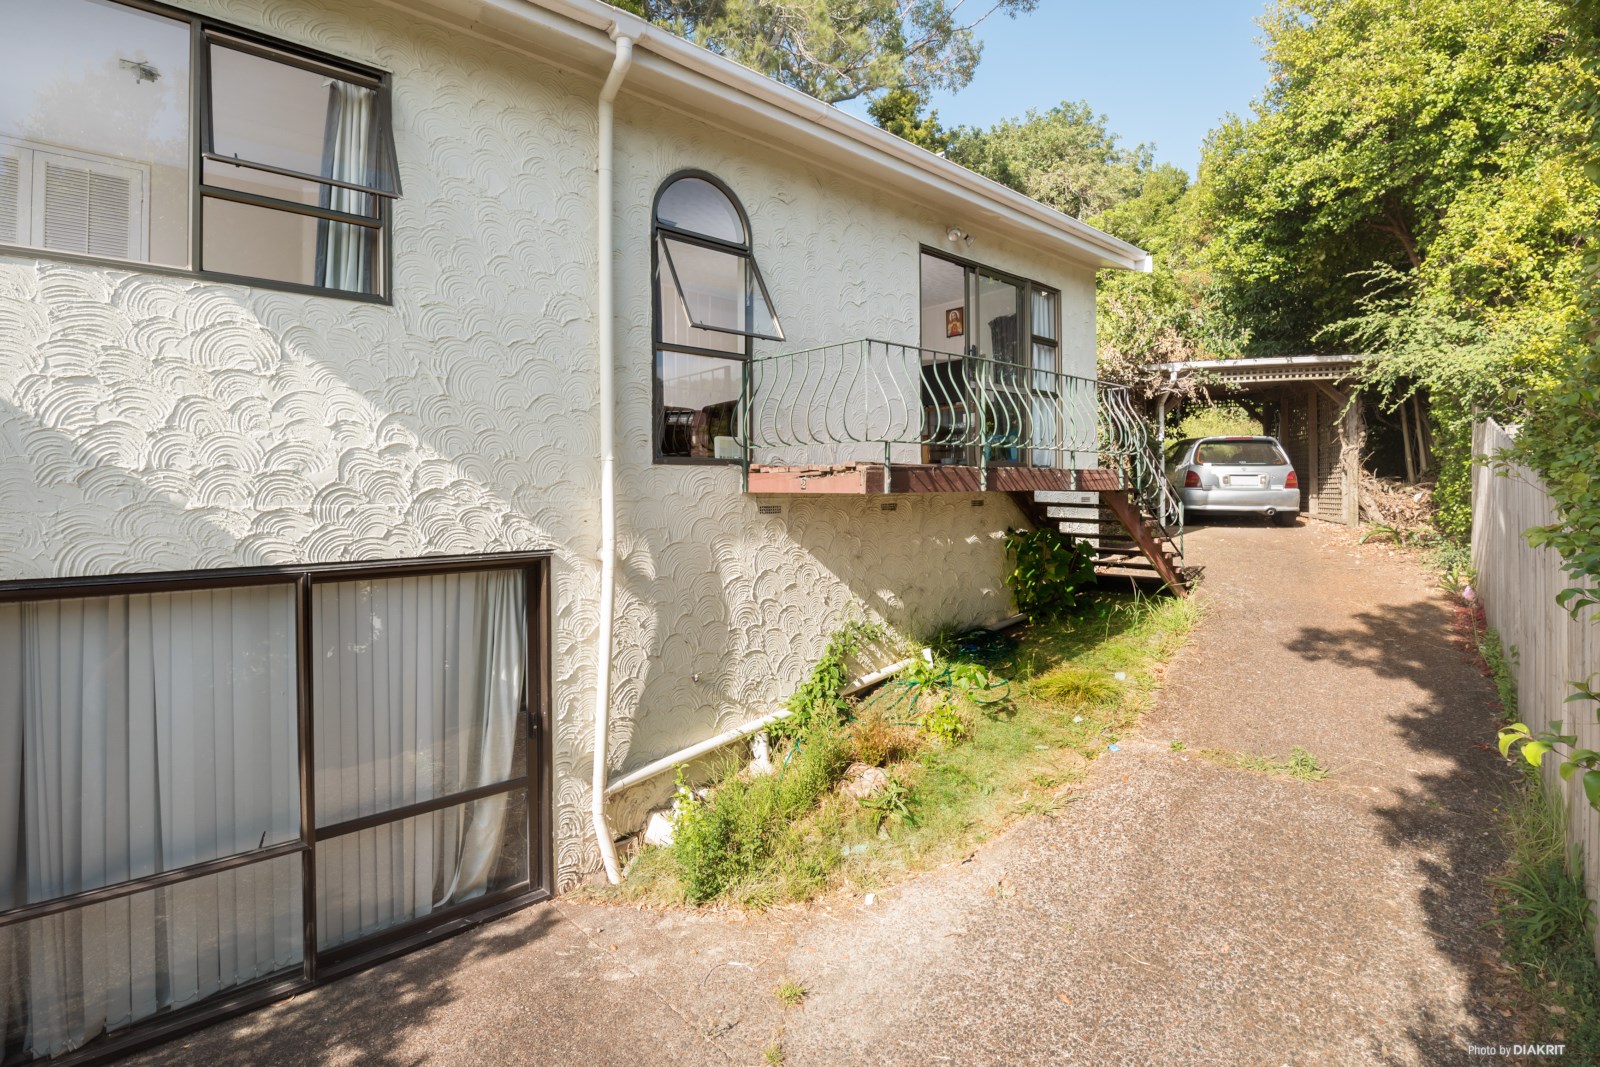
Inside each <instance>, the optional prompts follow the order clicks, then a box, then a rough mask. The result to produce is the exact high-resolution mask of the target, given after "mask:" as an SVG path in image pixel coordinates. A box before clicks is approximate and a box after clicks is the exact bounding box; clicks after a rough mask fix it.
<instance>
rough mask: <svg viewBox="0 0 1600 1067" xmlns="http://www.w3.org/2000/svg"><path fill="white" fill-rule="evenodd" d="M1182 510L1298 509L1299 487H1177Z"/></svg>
mask: <svg viewBox="0 0 1600 1067" xmlns="http://www.w3.org/2000/svg"><path fill="white" fill-rule="evenodd" d="M1178 495H1179V497H1180V498H1182V500H1183V509H1184V510H1185V511H1199V512H1206V511H1244V512H1255V513H1256V514H1265V513H1267V512H1269V511H1272V512H1290V511H1299V510H1300V490H1298V489H1180V490H1178Z"/></svg>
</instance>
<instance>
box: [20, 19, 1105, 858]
mask: <svg viewBox="0 0 1600 1067" xmlns="http://www.w3.org/2000/svg"><path fill="white" fill-rule="evenodd" d="M189 6H191V7H193V8H195V9H197V10H200V11H202V12H204V13H209V14H215V15H217V16H219V17H222V18H226V19H229V20H231V21H234V22H236V23H239V24H241V25H244V26H247V27H251V28H254V29H258V30H260V31H261V32H264V33H268V34H272V35H275V36H277V37H280V38H282V39H285V40H288V41H291V42H295V43H303V44H308V45H311V46H314V47H317V48H320V49H323V50H325V51H328V52H331V53H334V54H337V55H344V56H348V57H350V58H352V59H356V60H360V61H362V62H366V63H370V64H372V65H374V66H378V67H381V68H383V69H386V70H388V71H390V72H391V74H392V76H393V84H394V87H395V106H394V113H395V124H396V140H397V147H398V150H399V156H400V167H401V177H402V181H403V183H404V189H405V196H404V197H403V198H402V199H401V200H399V201H398V202H397V205H396V215H395V223H394V302H393V306H379V305H368V304H357V303H351V302H347V301H339V300H333V299H326V298H320V297H308V296H301V295H294V294H285V293H277V292H272V291H268V290H263V289H254V288H250V287H244V286H235V285H221V284H216V283H212V282H207V281H202V280H199V279H190V278H184V277H181V276H171V275H147V274H140V273H137V272H132V271H128V270H122V269H112V268H99V267H85V266H81V265H67V264H63V263H56V262H51V261H49V260H46V259H33V258H25V257H17V256H4V257H0V512H3V513H4V515H5V519H4V520H3V525H0V578H5V579H17V578H45V577H59V576H68V575H98V574H113V573H127V572H139V571H161V570H189V569H201V568H213V567H227V566H247V565H259V564H276V563H299V562H334V561H348V560H360V559H375V558H395V557H415V556H423V555H435V554H470V553H481V552H496V551H512V550H516V551H527V550H548V551H550V552H552V553H553V557H554V562H553V580H554V590H553V594H554V605H553V608H554V633H553V634H552V640H553V643H554V647H553V664H554V680H553V681H554V685H553V688H554V693H555V707H554V709H553V711H554V718H555V724H556V738H555V749H556V752H555V781H554V783H553V784H554V790H555V795H556V846H557V870H558V882H559V884H560V885H561V886H562V887H566V886H569V885H571V884H572V883H573V882H574V881H575V880H576V879H577V878H578V877H579V876H580V875H581V874H582V873H583V872H584V871H586V870H590V869H593V868H594V867H595V866H596V865H597V863H598V857H597V855H596V853H595V850H594V848H593V846H592V844H590V843H589V842H588V840H587V834H588V824H587V817H586V813H587V810H588V805H589V772H588V763H589V759H590V753H591V752H592V751H593V737H592V720H591V718H590V714H589V712H590V701H591V700H592V695H593V679H594V662H593V642H594V636H595V626H596V620H597V615H598V612H597V608H596V604H595V591H596V587H597V576H596V567H595V564H594V559H595V553H596V551H597V547H598V537H597V526H598V508H597V505H596V502H595V495H596V479H597V477H598V462H597V461H596V459H595V452H596V449H597V445H598V429H597V425H596V410H597V398H596V375H595V372H594V366H593V352H594V351H595V343H594V336H595V323H594V319H593V311H592V293H593V278H594V275H595V263H594V230H595V227H594V223H593V213H594V190H593V185H594V142H595V126H594V122H595V119H594V101H593V99H592V92H591V91H589V90H586V89H582V88H581V86H583V85H584V84H585V83H583V82H582V81H581V80H579V81H578V85H579V86H580V88H579V89H574V88H572V87H571V83H572V82H573V79H571V78H569V77H567V76H566V75H564V73H563V72H562V71H560V70H557V69H554V68H552V67H551V66H549V65H548V64H546V63H542V62H537V61H534V60H531V59H529V58H528V57H526V56H524V55H519V54H517V53H514V52H512V51H509V50H504V49H500V48H497V47H494V46H490V45H486V44H484V43H482V42H479V41H476V40H473V39H468V38H464V37H456V36H453V35H451V34H450V33H448V32H447V31H445V30H442V29H439V28H437V27H434V26H432V25H429V24H427V23H424V22H421V21H418V20H415V19H412V18H409V17H407V16H406V15H404V14H402V13H400V12H398V11H396V10H394V9H392V8H389V7H385V6H379V5H377V4H373V3H369V2H364V0H356V2H352V3H349V4H340V5H337V6H332V5H325V4H316V3H312V2H311V0H273V2H269V3H261V2H259V0H194V2H193V3H191V4H190V5H189ZM619 123H620V127H619V131H618V140H619V153H620V155H619V174H618V181H619V187H618V191H617V200H618V224H617V231H618V235H619V241H620V242H621V247H620V249H619V253H618V255H619V261H618V262H619V300H618V307H619V315H618V321H617V323H616V329H617V330H618V341H619V343H618V349H619V353H620V359H621V364H620V366H619V368H618V372H619V373H618V381H619V388H620V410H619V415H618V424H619V430H620V433H621V435H622V436H621V441H620V444H621V463H620V483H619V518H620V527H621V534H620V536H621V553H622V554H621V568H620V582H619V590H618V623H617V642H616V648H617V658H616V664H615V671H616V698H617V712H616V720H615V734H614V735H613V737H612V739H611V740H612V745H613V747H612V756H613V767H614V769H623V768H627V767H633V766H638V765H640V764H642V763H644V762H646V761H648V760H650V759H653V758H656V757H658V756H660V755H663V754H665V753H667V752H670V751H673V750H675V749H677V748H679V747H682V746H683V745H686V744H689V743H692V742H694V741H697V740H699V739H700V738H701V737H704V736H705V735H706V734H707V733H709V732H711V731H712V730H714V729H715V728H718V727H722V726H726V725H729V724H731V723H733V722H737V721H741V720H743V719H745V718H748V717H750V716H751V715H753V714H755V713H756V712H757V711H758V710H759V709H761V708H762V707H764V706H767V705H770V704H771V703H773V702H775V701H777V700H779V699H781V698H782V696H783V695H784V694H785V693H786V692H788V691H789V690H790V689H792V687H793V685H794V684H795V682H796V681H797V680H798V679H799V678H800V677H802V676H803V674H804V672H805V671H806V670H807V669H808V667H809V664H810V663H811V662H812V660H813V659H814V657H815V656H816V654H817V653H818V652H819V651H820V648H821V646H822V644H823V642H824V641H825V640H826V637H827V635H828V633H829V632H830V631H831V630H832V629H834V628H835V627H837V626H838V625H839V624H840V623H841V622H843V621H844V620H845V619H847V618H849V617H851V616H852V615H868V616H872V617H878V618H883V619H886V620H888V621H889V622H891V623H894V624H895V625H897V626H900V627H902V628H905V629H910V630H919V629H923V628H929V627H932V626H935V625H938V624H942V623H946V622H975V621H980V620H983V619H989V618H994V617H997V616H1000V615H1003V614H1005V613H1006V612H1007V598H1006V594H1005V590H1004V588H1003V585H1002V583H1001V574H1002V564H1003V558H1002V551H1001V547H1000V543H999V532H1000V531H1001V530H1003V529H1004V527H1005V526H1006V524H1007V523H1008V522H1013V521H1015V520H1016V515H1015V512H1014V511H1013V510H1012V509H1011V508H1010V505H1009V503H1008V502H1006V501H1004V500H1003V499H1002V498H993V499H992V500H990V501H989V502H988V505H987V506H986V507H985V508H983V509H974V508H972V507H971V506H970V500H969V498H967V497H927V498H921V499H913V500H903V501H901V502H900V504H899V507H898V510H896V511H894V512H884V511H882V510H880V508H879V506H878V503H877V501H876V500H873V499H868V498H861V499H854V498H844V499H831V500H830V499H821V498H811V499H805V498H798V499H785V500H782V501H778V502H780V503H781V504H782V506H783V510H782V513H781V514H779V515H761V514H759V513H758V511H757V503H758V502H757V501H755V500H752V499H750V498H747V497H745V496H744V495H742V494H741V493H740V492H739V482H738V474H737V472H736V471H735V470H733V469H731V468H705V467H696V468H690V467H667V466H657V465H653V464H651V463H650V426H651V392H652V387H651V377H650V300H649V292H650V288H649V286H650V278H649V268H648V264H649V243H648V240H649V238H648V235H649V225H650V218H649V214H650V205H651V203H652V199H653V197H654V193H655V190H656V187H657V186H658V185H659V183H660V182H661V180H662V179H664V178H665V177H666V176H667V175H668V174H670V173H672V172H673V171H675V170H678V169H681V168H684V167H700V168H703V169H707V170H711V171H713V172H715V173H717V174H718V175H719V176H720V177H722V178H723V179H724V180H725V181H727V182H728V183H729V184H730V185H731V186H732V187H733V189H734V190H735V192H736V193H738V195H739V196H740V197H741V198H742V199H743V201H744V203H745V206H746V208H747V209H748V210H749V212H750V215H751V219H752V225H753V229H754V233H755V248H756V253H757V255H758V257H759V258H760V261H761V264H762V267H763V271H764V273H765V275H766V278H767V281H768V284H769V286H771V288H772V292H773V298H774V301H775V303H776V305H777V307H778V310H779V312H780V314H781V315H782V316H783V320H784V324H785V326H786V328H787V329H788V331H789V336H790V340H789V342H788V344H787V345H786V346H785V347H789V348H798V347H805V346H810V345H814V344H821V343H826V342H831V341H837V340H841V339H845V338H850V337H861V336H869V335H870V336H878V337H885V338H888V339H892V340H895V339H897V340H906V341H915V332H916V325H915V324H916V321H917V317H916V300H917V291H918V247H919V244H922V243H927V244H933V243H934V242H936V241H939V240H942V237H943V233H944V230H945V227H946V226H947V225H949V224H950V223H952V222H954V221H957V220H950V219H945V218H940V217H935V216H933V215H932V214H929V213H925V212H919V210H918V209H917V208H916V207H915V206H914V205H911V204H908V203H906V202H905V201H904V200H902V199H898V198H896V197H895V196H894V195H893V192H892V191H889V190H881V189H874V188H870V187H866V186H858V185H852V184H850V183H848V182H846V181H844V180H842V179H840V178H839V177H838V176H837V175H835V174H833V173H830V172H828V171H825V170H823V169H821V168H818V167H815V166H810V165H807V164H804V163H801V162H799V161H796V160H794V159H793V158H791V157H789V156H786V155H784V154H782V153H781V152H775V151H773V150H772V148H771V147H770V146H764V145H761V144H758V143H752V142H748V141H746V140H744V139H742V138H737V137H732V136H730V135H729V134H728V133H727V132H726V131H722V130H718V129H715V128H712V127H710V126H707V125H705V124H703V123H701V122H699V121H697V120H696V119H694V118H691V117H686V116H684V115H681V114H678V113H676V112H673V111H667V110H664V109H661V108H659V107H657V106H655V105H653V104H650V103H648V102H646V101H643V100H639V99H637V98H634V97H630V96H628V95H627V94H626V93H625V94H624V96H623V99H622V102H621V103H620V105H619ZM983 251H984V252H985V258H987V259H988V260H989V261H991V262H994V263H995V264H996V265H997V266H1001V267H1005V268H1008V269H1011V270H1015V271H1017V272H1019V273H1024V274H1028V275H1030V276H1033V277H1037V278H1040V279H1041V280H1044V281H1046V282H1049V283H1051V284H1055V285H1058V286H1060V287H1061V288H1062V290H1063V305H1064V328H1065V333H1066V338H1065V341H1064V353H1065V356H1066V366H1067V369H1072V367H1073V361H1074V360H1076V361H1077V363H1078V365H1079V368H1080V370H1079V372H1080V373H1081V368H1082V366H1083V365H1084V363H1085V361H1087V366H1088V367H1090V368H1092V365H1093V362H1092V361H1093V278H1092V276H1090V275H1089V274H1087V273H1085V272H1082V271H1075V270H1073V269H1072V268H1068V267H1067V266H1065V265H1064V264H1062V263H1059V262H1056V261H1053V260H1051V259H1049V258H1048V257H1044V256H1040V255H1037V254H1033V253H1029V252H1027V251H1026V250H1020V249H999V248H997V249H993V250H983ZM771 347H772V346H769V348H771ZM638 794H639V795H637V796H634V797H624V798H621V799H620V800H619V802H618V804H617V805H616V810H617V812H618V816H619V820H621V821H623V822H626V821H629V820H632V819H635V818H636V817H637V815H638V814H639V812H640V811H641V809H642V806H643V805H644V803H645V802H646V801H645V800H642V799H641V797H649V796H651V795H652V794H651V791H650V790H648V789H646V790H641V791H638Z"/></svg>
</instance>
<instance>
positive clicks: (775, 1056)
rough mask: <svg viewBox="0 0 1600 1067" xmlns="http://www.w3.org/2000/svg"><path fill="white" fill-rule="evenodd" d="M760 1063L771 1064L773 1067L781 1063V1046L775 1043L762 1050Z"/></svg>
mask: <svg viewBox="0 0 1600 1067" xmlns="http://www.w3.org/2000/svg"><path fill="white" fill-rule="evenodd" d="M761 1062H762V1063H769V1064H772V1065H773V1067H777V1065H778V1064H780V1063H782V1062H783V1046H782V1045H780V1044H778V1043H777V1042H773V1043H772V1044H770V1045H768V1046H767V1047H766V1048H764V1049H762V1050H761Z"/></svg>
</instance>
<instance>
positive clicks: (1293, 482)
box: [1283, 471, 1300, 489]
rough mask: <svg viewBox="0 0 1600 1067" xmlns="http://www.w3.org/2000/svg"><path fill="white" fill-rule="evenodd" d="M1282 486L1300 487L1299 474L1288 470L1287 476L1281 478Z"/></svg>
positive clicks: (1289, 487) (1288, 487)
mask: <svg viewBox="0 0 1600 1067" xmlns="http://www.w3.org/2000/svg"><path fill="white" fill-rule="evenodd" d="M1283 487H1284V488H1285V489H1298V488H1300V476H1299V475H1298V474H1296V473H1295V472H1294V471H1290V472H1289V477H1287V478H1285V479H1284V480H1283Z"/></svg>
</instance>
